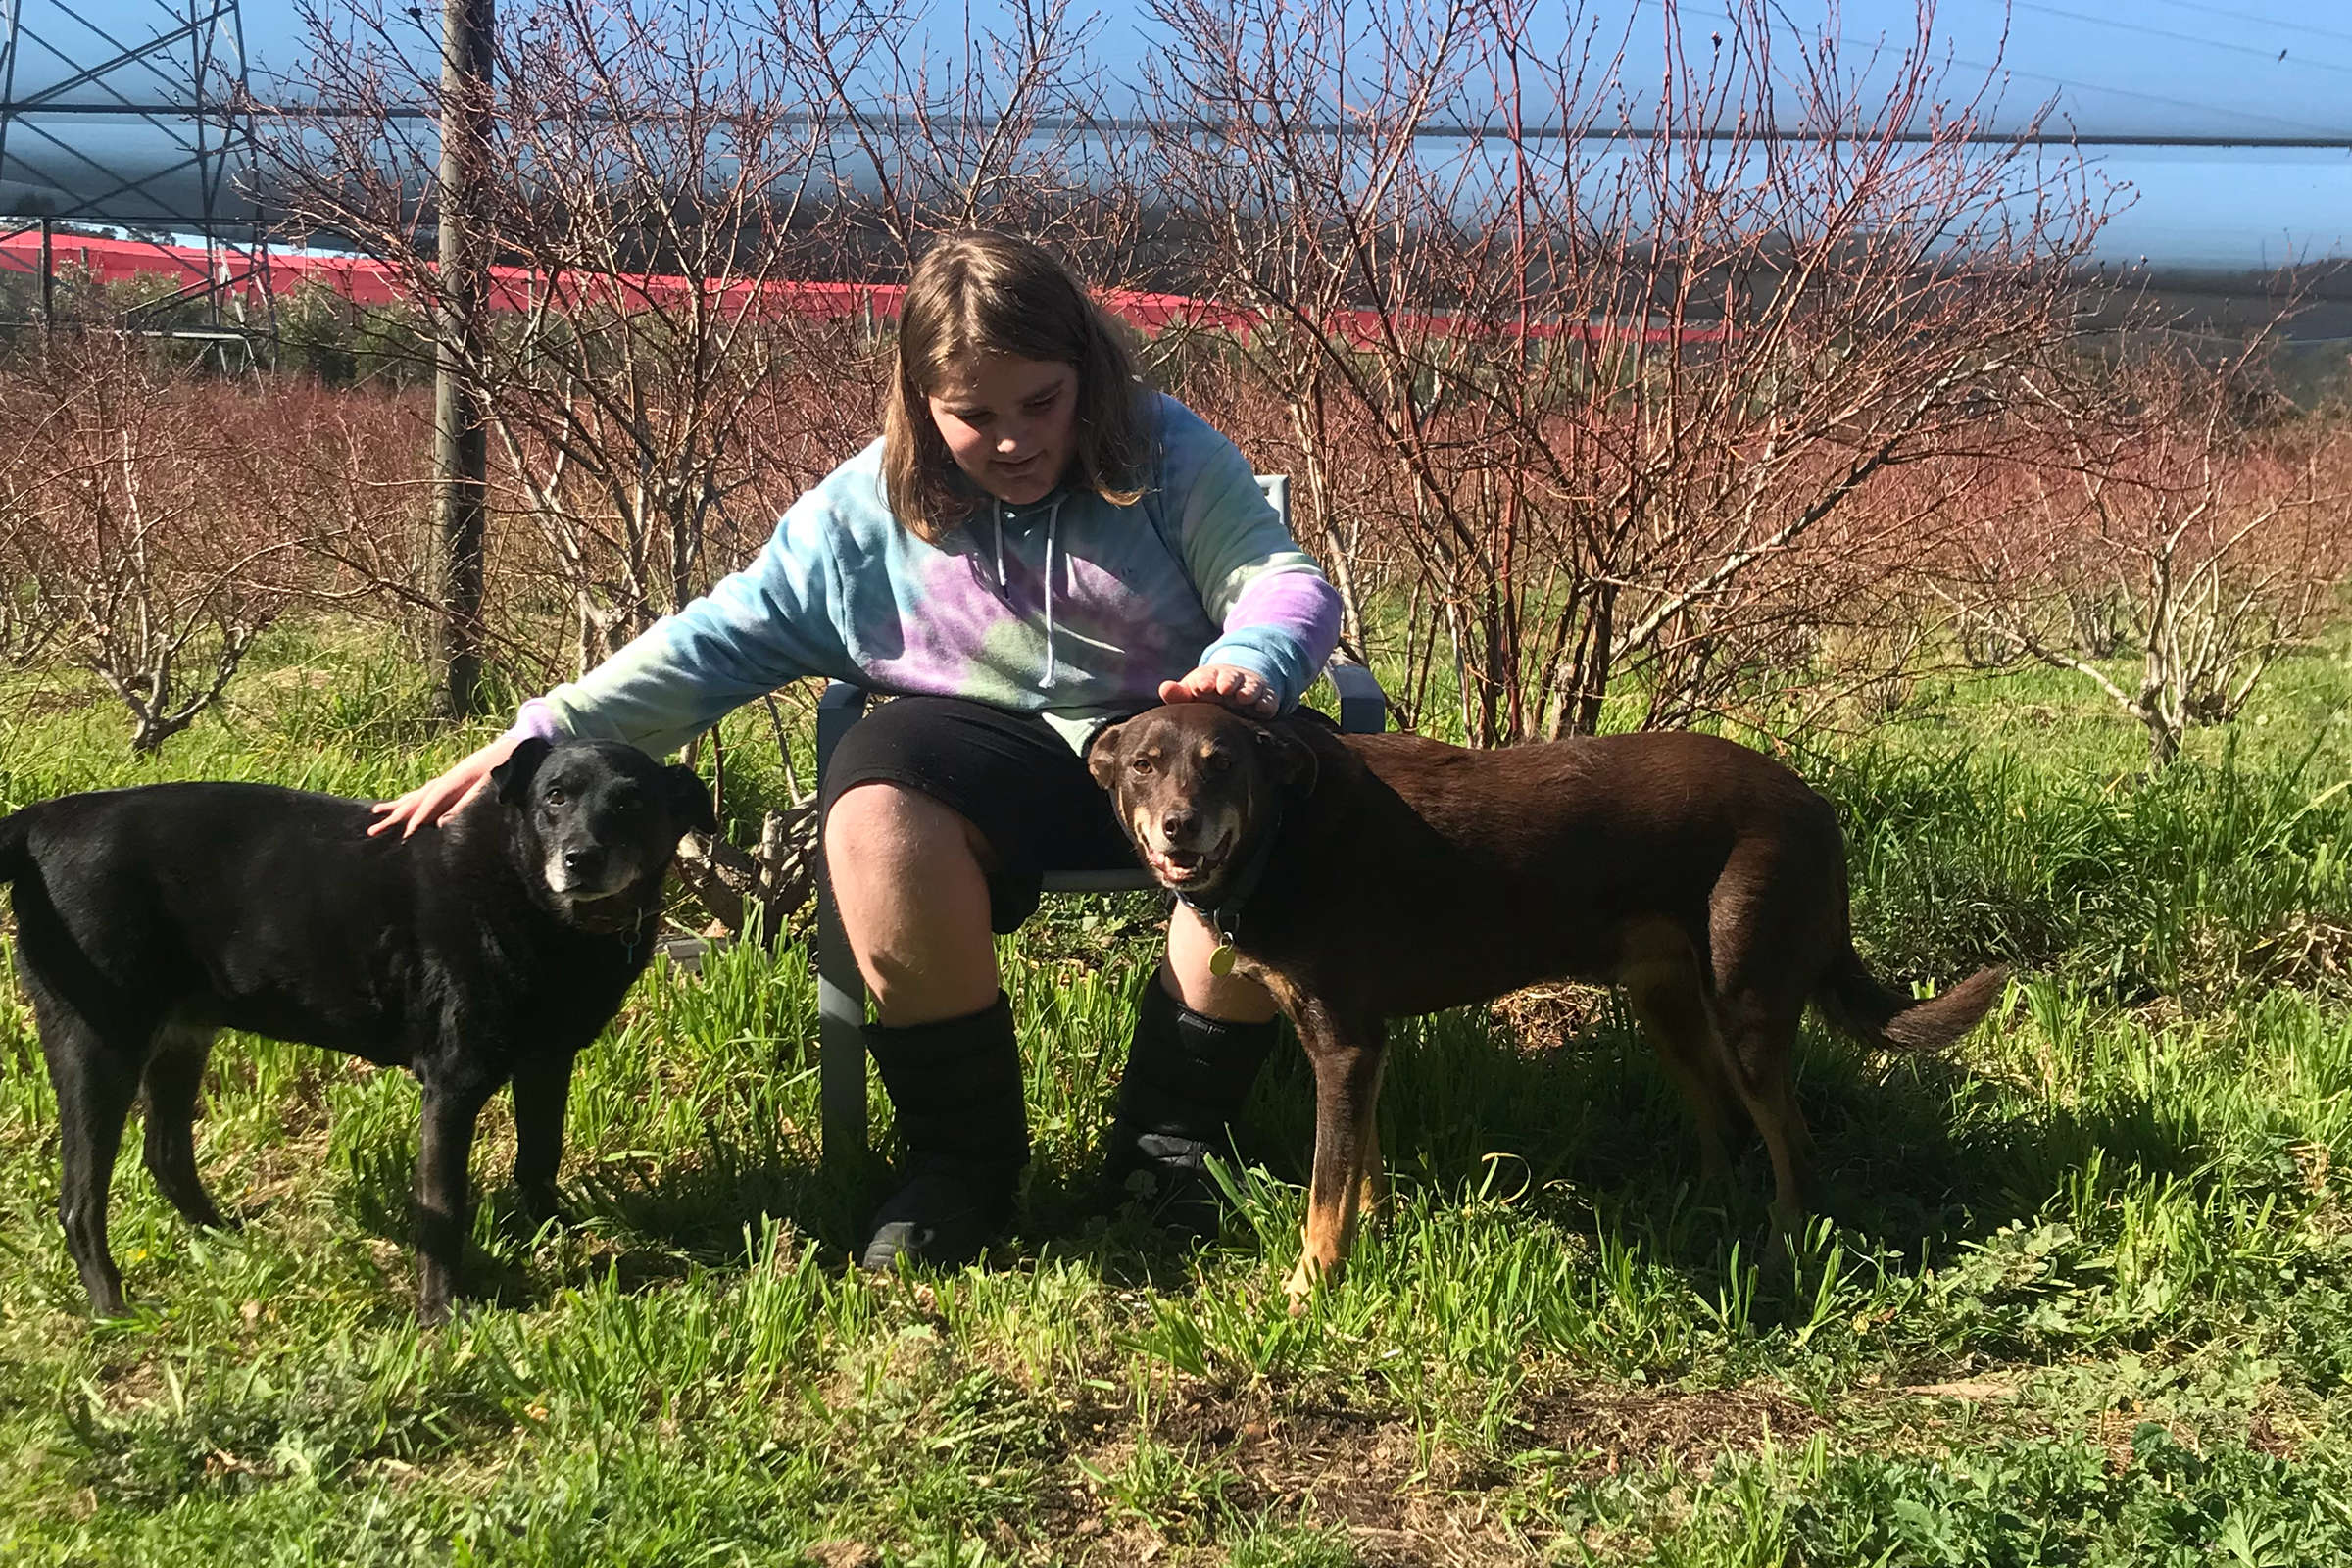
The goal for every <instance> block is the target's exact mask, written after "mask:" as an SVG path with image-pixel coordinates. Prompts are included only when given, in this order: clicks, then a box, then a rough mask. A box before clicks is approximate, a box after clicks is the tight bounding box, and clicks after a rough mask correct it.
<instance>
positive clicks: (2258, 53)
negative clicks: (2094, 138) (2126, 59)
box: [2009, 0, 2352, 76]
mask: <svg viewBox="0 0 2352 1568" xmlns="http://www.w3.org/2000/svg"><path fill="white" fill-rule="evenodd" d="M2009 3H2010V4H2011V5H2013V6H2015V7H2016V8H2017V9H2018V10H2020V11H2038V12H2040V13H2042V14H2043V15H2044V16H2051V17H2064V18H2066V19H2067V20H2068V21H2069V22H2087V23H2089V24H2090V25H2092V26H2094V27H2114V28H2116V29H2117V30H2119V31H2122V32H2136V33H2141V34H2144V35H2145V36H2147V37H2150V38H2170V39H2172V40H2173V41H2174V42H2176V43H2193V44H2195V45H2197V46H2198V47H2200V48H2204V49H2227V50H2229V52H2230V53H2232V54H2240V55H2252V56H2253V57H2254V58H2255V59H2257V60H2261V61H2265V62H2268V63H2269V64H2272V65H2285V66H2308V67H2310V68H2311V69H2312V70H2314V71H2334V72H2340V73H2343V74H2344V75H2347V76H2352V66H2347V65H2342V64H2339V63H2337V62H2336V61H2333V60H2314V59H2309V58H2307V57H2305V56H2302V55H2296V56H2294V57H2293V58H2292V59H2289V58H2288V57H2287V52H2286V51H2285V50H2283V49H2281V50H2278V52H2277V53H2275V54H2274V53H2273V52H2272V51H2270V50H2268V49H2265V48H2263V47H2261V46H2260V45H2258V44H2250V43H2230V42H2229V41H2227V40H2225V39H2221V38H2208V37H2205V36H2204V35H2202V34H2201V33H2194V32H2175V31H2173V30H2172V29H2171V28H2169V27H2151V26H2149V25H2147V24H2146V23H2144V22H2124V21H2120V20H2118V19H2117V18H2114V17H2101V16H2095V15H2093V14H2092V13H2090V12H2087V11H2069V10H2067V9H2066V8H2065V7H2063V6H2049V5H2042V4H2040V3H2039V0H2009Z"/></svg>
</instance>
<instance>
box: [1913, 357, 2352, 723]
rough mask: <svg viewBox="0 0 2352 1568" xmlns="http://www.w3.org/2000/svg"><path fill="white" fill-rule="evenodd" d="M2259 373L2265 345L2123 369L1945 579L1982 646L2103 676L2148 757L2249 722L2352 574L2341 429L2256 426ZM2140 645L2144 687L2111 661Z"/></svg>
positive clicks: (1975, 528) (2096, 678)
mask: <svg viewBox="0 0 2352 1568" xmlns="http://www.w3.org/2000/svg"><path fill="white" fill-rule="evenodd" d="M2258 379H2259V377H2258V376H2257V375H2256V374H2255V361H2254V359H2253V353H2252V351H2249V352H2248V354H2246V355H2244V356H2240V357H2238V358H2235V359H2233V360H2231V361H2230V362H2229V363H2228V364H2225V365H2223V366H2220V367H2218V368H2212V367H2209V368H2200V367H2198V366H2196V365H2194V364H2193V363H2189V362H2186V361H2181V360H2158V361H2152V362H2148V363H2144V364H2140V365H2137V366H2134V367H2130V368H2126V369H2125V370H2123V371H2121V372H2120V373H2118V374H2117V375H2116V376H2115V377H2114V379H2113V380H2112V381H2111V382H2109V383H2108V384H2106V385H2105V386H2104V387H2103V389H2102V399H2103V407H2101V408H2099V409H2093V410H2084V411H2082V412H2081V413H2080V414H2079V415H2078V417H2075V418H2072V419H2069V420H2068V421H2066V422H2065V424H2064V425H2063V426H2062V427H2061V428H2060V429H2059V430H2058V431H2057V432H2056V433H2055V435H2054V440H2055V442H2056V450H2055V451H2054V452H2053V454H2052V455H2051V461H2050V462H2048V463H2047V464H2046V465H2045V466H2039V467H2036V468H2034V469H2031V470H2023V471H2021V472H2019V473H2018V474H2016V475H2014V476H2013V477H2012V478H2011V480H2010V482H2009V483H2008V485H2006V486H2005V487H2004V490H2003V491H2002V492H2001V493H1999V494H1998V495H1997V496H1981V497H1980V498H1979V499H1980V508H1979V510H1978V511H1977V513H1976V514H1975V515H1974V516H1973V517H1972V527H1971V528H1970V529H1969V530H1968V532H1967V533H1965V534H1964V535H1962V536H1961V538H1960V539H1959V540H1958V541H1957V542H1958V543H1959V544H1960V546H1961V549H1960V550H1959V553H1958V555H1957V558H1956V559H1957V561H1958V564H1959V569H1958V571H1957V572H1956V573H1955V575H1954V579H1953V580H1952V581H1950V582H1948V583H1946V584H1943V585H1941V586H1940V589H1939V591H1940V593H1941V594H1942V597H1943V598H1944V599H1945V601H1946V602H1947V603H1948V604H1949V605H1950V606H1951V607H1952V608H1953V610H1954V611H1955V612H1956V613H1958V614H1959V615H1960V617H1961V619H1962V620H1963V622H1964V623H1965V624H1966V625H1967V626H1968V627H1969V628H1970V629H1971V630H1972V632H1973V633H1974V634H1975V636H1976V637H1977V638H1979V639H1982V640H1985V641H1988V642H1990V643H1992V644H1994V645H1996V646H2001V647H2005V648H2007V649H2009V650H2012V651H2013V652H2014V653H2015V654H2016V655H2017V656H2018V657H2020V658H2025V659H2031V660H2034V661H2037V662H2041V663H2044V664H2048V665H2051V666H2053V667H2056V668H2060V669H2068V670H2072V671H2074V672H2075V673H2077V674H2079V675H2082V677H2083V678H2084V679H2086V680H2088V681H2090V682H2091V683H2092V684H2093V685H2095V686H2097V687H2098V688H2099V690H2101V691H2102V692H2104V693H2105V694H2106V695H2107V696H2108V697H2109V698H2110V699H2112V700H2113V701H2114V702H2115V704H2116V705H2117V707H2118V708H2120V709H2121V710H2122V711H2125V712H2127V713H2129V714H2131V717H2132V718H2134V719H2135V720H2137V721H2138V722H2139V724H2140V725H2141V726H2142V727H2143V728H2145V730H2146V731H2147V736H2148V765H2149V766H2150V767H2151V768H2161V767H2163V766H2165V765H2166V764H2167V763H2169V762H2171V761H2172V760H2174V759H2175V758H2176V757H2178V756H2179V755H2180V743H2181V739H2182V737H2183V736H2184V735H2185V734H2186V732H2187V731H2188V729H2189V728H2191V727H2192V726H2194V725H2199V724H2225V723H2228V722H2229V720H2231V719H2232V718H2234V717H2236V715H2237V714H2238V712H2239V711H2241V710H2242V709H2243V708H2244V707H2245V705H2246V702H2247V700H2248V699H2249V698H2250V697H2251V696H2252V695H2253V694H2254V691H2255V689H2256V687H2258V686H2259V685H2260V684H2261V682H2262V679H2263V677H2264V676H2265V675H2266V674H2267V673H2268V672H2269V671H2270V669H2271V666H2272V665H2273V664H2274V663H2276V662H2278V659H2279V657H2280V656H2281V655H2283V654H2285V653H2286V652H2288V651H2289V650H2291V649H2292V648H2294V647H2295V646H2297V645H2298V644H2299V643H2301V642H2302V641H2303V639H2304V638H2305V637H2307V636H2308V635H2309V633H2310V631H2311V629H2312V627H2313V625H2314V624H2315V622H2316V621H2317V620H2318V618H2319V617H2320V616H2321V615H2322V614H2324V613H2326V612H2327V609H2328V608H2329V605H2330V596H2331V594H2332V593H2333V591H2334V587H2335V585H2336V584H2338V583H2340V582H2341V581H2342V580H2343V579H2344V576H2345V574H2346V572H2347V571H2352V527H2348V526H2347V525H2346V523H2345V520H2344V517H2343V509H2344V506H2345V503H2346V499H2347V490H2346V487H2345V480H2346V478H2347V476H2348V470H2352V454H2348V453H2347V451H2346V442H2345V437H2344V435H2343V434H2342V432H2341V431H2340V430H2338V429H2335V428H2333V427H2331V426H2327V425H2319V424H2314V425H2311V426H2289V427H2282V428H2269V427H2263V426H2260V425H2256V426H2253V427H2249V426H2248V425H2247V424H2246V423H2245V422H2244V420H2243V414H2244V411H2245V410H2246V409H2247V408H2248V407H2249V404H2250V402H2251V401H2252V400H2251V399H2250V398H2249V396H2248V383H2249V382H2252V381H2256V380H2258ZM1985 503H1994V504H1985ZM2127 656H2129V657H2132V658H2135V659H2136V661H2137V662H2138V665H2139V669H2138V672H2137V679H2136V680H2133V679H2131V677H2129V676H2121V677H2119V676H2118V675H2115V674H2111V673H2109V671H2108V670H2106V669H2104V668H2102V667H2101V664H2100V661H2103V660H2110V659H2114V658H2121V657H2127Z"/></svg>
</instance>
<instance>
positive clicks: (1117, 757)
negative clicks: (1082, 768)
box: [1086, 721, 1132, 789]
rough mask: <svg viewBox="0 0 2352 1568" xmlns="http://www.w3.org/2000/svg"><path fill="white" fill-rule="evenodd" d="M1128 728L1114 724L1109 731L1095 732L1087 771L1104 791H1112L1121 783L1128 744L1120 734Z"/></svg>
mask: <svg viewBox="0 0 2352 1568" xmlns="http://www.w3.org/2000/svg"><path fill="white" fill-rule="evenodd" d="M1131 722H1132V721H1131ZM1126 727H1127V726H1126V725H1125V724H1113V725H1111V726H1110V727H1109V728H1108V729H1101V730H1097V731H1095V741H1094V744H1093V745H1091V746H1089V747H1088V748H1087V749H1086V770H1087V771H1088V772H1090V773H1092V774H1094V775H1095V782H1096V783H1098V784H1100V785H1102V786H1103V788H1104V789H1111V788H1113V787H1115V786H1116V785H1117V784H1118V782H1119V768H1120V767H1121V766H1122V765H1123V764H1124V763H1125V761H1126V760H1127V759H1126V744H1127V743H1126V741H1125V740H1124V739H1123V738H1122V737H1121V736H1120V734H1119V732H1120V731H1121V730H1123V729H1125V728H1126Z"/></svg>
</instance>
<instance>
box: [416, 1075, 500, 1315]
mask: <svg viewBox="0 0 2352 1568" xmlns="http://www.w3.org/2000/svg"><path fill="white" fill-rule="evenodd" d="M423 1089H424V1131H423V1135H422V1138H421V1140H420V1141H419V1143H418V1146H417V1317H419V1318H420V1319H422V1320H423V1321H424V1322H426V1323H428V1324H430V1323H439V1322H441V1321H442V1320H443V1319H445V1318H447V1317H448V1316H449V1303H450V1300H451V1299H452V1298H453V1297H454V1296H456V1294H457V1288H458V1259H459V1257H460V1255H461V1254H462V1253H463V1252H464V1250H465V1248H466V1199H467V1197H468V1186H469V1178H468V1177H467V1174H466V1162H467V1160H468V1159H469V1158H470V1157H471V1155H472V1153H473V1124H474V1120H475V1118H476V1117H477V1116H479V1115H480V1113H481V1109H482V1103H483V1102H484V1101H486V1100H488V1099H489V1098H490V1096H489V1093H488V1091H487V1090H483V1089H478V1088H477V1087H475V1086H474V1085H472V1084H465V1083H461V1084H450V1083H444V1082H438V1081H436V1080H434V1079H432V1078H426V1079H424V1080H423Z"/></svg>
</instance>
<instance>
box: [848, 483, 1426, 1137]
mask: <svg viewBox="0 0 2352 1568" xmlns="http://www.w3.org/2000/svg"><path fill="white" fill-rule="evenodd" d="M1257 482H1258V486H1259V488H1261V489H1263V490H1264V491H1265V493H1266V499H1267V500H1268V501H1270V502H1272V503H1273V504H1274V510H1275V511H1276V512H1277V513H1279V514H1281V515H1282V520H1283V522H1284V523H1285V524H1286V525H1287V524H1288V523H1289V522H1290V519H1291V482H1290V479H1289V478H1288V477H1287V476H1285V475H1283V474H1260V475H1258V479H1257ZM1324 673H1325V674H1327V675H1328V676H1329V677H1330V678H1331V683H1332V685H1333V686H1334V687H1336V688H1338V690H1339V694H1340V728H1341V729H1343V730H1345V731H1348V732H1349V733H1351V734H1359V735H1376V734H1378V733H1380V732H1381V731H1382V730H1383V729H1386V728H1387V727H1388V715H1389V702H1388V697H1387V694H1386V693H1384V692H1382V691H1381V689H1380V682H1378V681H1377V680H1375V679H1373V677H1372V672H1371V671H1370V670H1368V669H1366V668H1364V667H1363V666H1362V665H1361V664H1349V663H1342V662H1339V661H1338V660H1336V659H1335V660H1334V661H1332V662H1331V663H1330V665H1329V666H1327V668H1326V669H1325V671H1324ZM866 702H867V695H866V693H865V691H864V690H863V689H861V688H859V687H857V686H853V685H851V684H849V683H848V682H847V681H838V680H837V681H833V682H830V683H829V684H828V685H827V686H826V687H825V694H824V696H823V697H821V698H819V699H818V700H817V705H816V775H817V790H818V797H819V799H822V797H823V790H824V775H825V766H826V764H827V763H828V762H830V761H831V760H832V759H833V748H834V747H835V746H837V745H839V744H840V743H841V738H842V737H843V736H844V735H846V734H848V733H849V730H850V726H851V725H853V724H855V723H857V722H858V719H860V718H862V717H864V716H865V708H866ZM817 837H818V841H819V848H818V853H817V866H818V871H817V881H816V984H817V1014H818V1016H817V1105H818V1125H819V1128H820V1130H821V1136H822V1138H823V1140H824V1144H823V1157H824V1160H825V1163H827V1164H828V1165H838V1164H842V1163H844V1162H846V1161H848V1160H849V1159H850V1158H851V1157H852V1156H853V1155H857V1156H862V1155H863V1154H864V1152H866V1148H867V1143H866V1119H865V1034H864V1026H865V979H864V977H863V976H862V975H860V974H859V973H858V961H857V959H856V958H855V957H853V956H851V954H850V944H849V939H848V938H847V937H846V936H845V935H844V934H843V932H842V929H841V912H840V911H839V910H838V909H837V908H835V907H834V904H833V886H832V880H831V878H830V877H829V876H827V875H826V874H825V871H824V853H823V848H822V841H823V837H824V835H823V825H822V824H821V823H820V824H819V825H818V834H817ZM1153 885H1154V884H1153V882H1152V877H1151V874H1150V873H1149V872H1147V871H1145V870H1144V868H1143V867H1142V866H1141V865H1140V864H1139V865H1136V866H1133V867H1131V868H1128V869H1125V870H1116V871H1101V870H1091V871H1075V870H1059V871H1057V870H1054V869H1051V868H1049V869H1048V870H1047V871H1046V873H1045V891H1046V892H1048V893H1128V892H1139V891H1143V890H1146V889H1149V888H1151V887H1152V886H1153Z"/></svg>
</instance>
